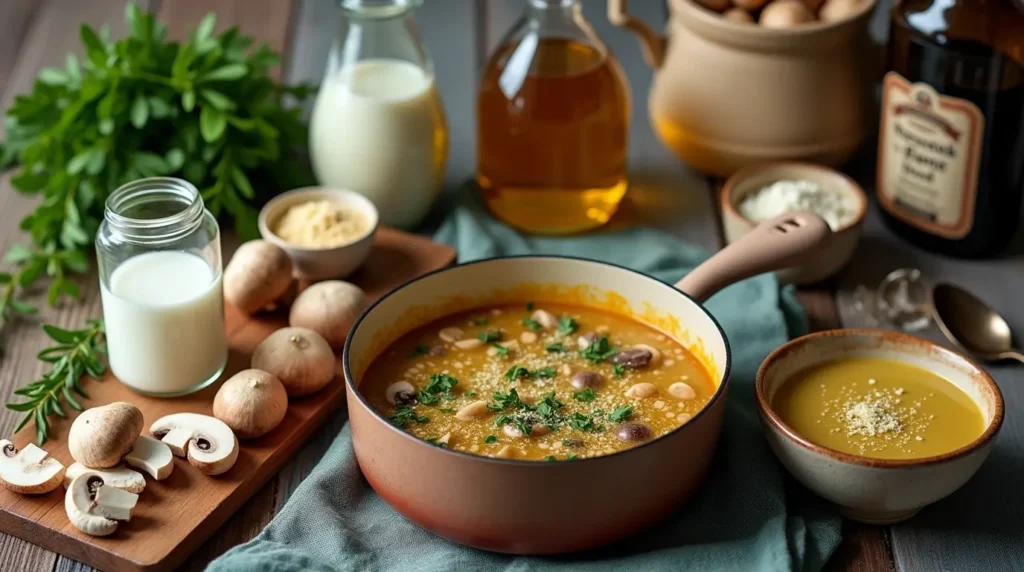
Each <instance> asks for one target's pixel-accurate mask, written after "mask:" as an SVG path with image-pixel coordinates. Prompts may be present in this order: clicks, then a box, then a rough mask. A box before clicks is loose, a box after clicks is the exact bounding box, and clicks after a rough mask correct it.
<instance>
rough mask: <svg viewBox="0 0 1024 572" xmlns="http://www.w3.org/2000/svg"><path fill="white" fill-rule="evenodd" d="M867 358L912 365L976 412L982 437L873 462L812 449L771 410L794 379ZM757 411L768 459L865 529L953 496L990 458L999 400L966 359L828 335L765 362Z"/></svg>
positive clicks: (874, 338) (900, 340)
mask: <svg viewBox="0 0 1024 572" xmlns="http://www.w3.org/2000/svg"><path fill="white" fill-rule="evenodd" d="M849 357H866V358H879V359H887V360H896V361H900V362H903V363H907V364H910V365H914V366H917V367H920V368H923V369H926V370H928V371H931V372H933V373H936V374H938V375H939V376H941V377H943V378H945V379H946V380H948V381H950V382H951V383H953V384H954V385H956V386H957V387H958V388H960V389H961V390H963V392H964V393H965V394H967V396H968V397H970V398H971V401H973V402H974V403H975V404H976V405H977V406H978V409H979V410H980V411H981V415H982V418H983V419H984V422H985V430H984V431H983V432H982V434H981V435H979V436H978V437H977V438H976V439H975V440H974V441H972V442H970V443H968V444H967V445H964V446H963V447H960V448H959V449H956V450H953V451H950V452H948V453H944V454H942V455H935V456H932V457H924V458H920V459H873V458H869V457H862V456H859V455H850V454H848V453H842V452H840V451H835V450H832V449H828V448H826V447H822V446H820V445H816V444H814V443H812V442H811V441H809V440H808V439H806V438H805V437H803V436H802V435H800V434H799V433H797V432H796V431H794V430H793V429H792V428H791V427H790V426H789V425H787V424H786V422H785V421H783V420H782V418H781V417H779V415H778V414H777V413H775V411H774V410H773V409H772V406H771V402H772V398H773V397H774V395H775V392H776V391H778V389H779V388H780V387H782V385H783V384H784V383H785V382H786V380H787V379H789V378H791V377H792V376H793V375H794V374H796V373H797V372H799V371H801V370H803V369H806V368H808V367H812V366H814V365H817V364H820V363H823V362H827V361H832V360H836V359H839V358H849ZM755 391H756V395H757V406H758V411H759V412H760V416H761V422H762V425H763V426H764V428H765V435H766V436H767V438H768V444H769V445H770V446H771V448H772V451H774V452H775V455H776V456H777V457H778V458H779V461H781V462H782V464H783V465H784V466H785V467H786V469H787V470H789V472H790V473H791V474H792V475H793V476H794V477H795V478H796V479H797V480H798V481H800V482H801V483H803V485H804V486H806V487H807V488H809V489H811V490H812V491H814V492H815V493H817V494H818V495H820V496H822V497H824V498H826V499H828V500H830V501H832V502H834V503H836V504H838V505H839V506H840V509H841V511H842V513H843V515H844V516H846V517H847V518H851V519H853V520H858V521H861V522H867V523H870V524H891V523H894V522H900V521H903V520H906V519H908V518H910V517H912V516H914V515H915V514H917V512H918V511H919V510H921V508H923V507H925V506H927V505H929V504H931V503H933V502H935V501H937V500H939V499H942V498H944V497H946V496H948V495H949V494H951V493H953V492H954V491H956V490H957V489H959V488H960V487H961V486H963V484H964V483H966V482H967V480H968V479H970V478H971V476H973V475H974V473H975V472H977V470H978V468H979V467H980V466H981V464H982V463H983V462H984V461H985V459H986V458H987V457H988V455H989V453H990V452H991V451H992V445H993V443H995V439H996V435H998V433H999V429H1000V427H1001V426H1002V424H1003V411H1004V405H1003V397H1002V394H1001V393H1000V392H999V386H997V385H996V383H995V381H993V380H992V377H991V376H989V375H988V373H986V372H985V370H984V369H982V367H981V366H979V365H978V364H976V363H975V362H973V361H971V360H970V359H968V358H966V357H964V356H962V355H960V354H958V353H957V352H954V351H952V350H949V349H946V348H944V347H942V346H939V345H938V344H934V343H932V342H930V341H928V340H923V339H921V338H917V337H914V336H909V335H906V334H902V333H897V332H891V331H884V330H831V331H827V332H818V333H814V334H808V335H806V336H803V337H801V338H797V339H795V340H793V341H791V342H789V343H788V344H786V345H784V346H782V347H781V348H779V349H777V350H775V351H774V352H773V353H772V354H771V355H769V356H768V357H767V358H766V359H765V360H764V363H763V364H762V365H761V368H760V369H759V370H758V372H757V380H756V382H755Z"/></svg>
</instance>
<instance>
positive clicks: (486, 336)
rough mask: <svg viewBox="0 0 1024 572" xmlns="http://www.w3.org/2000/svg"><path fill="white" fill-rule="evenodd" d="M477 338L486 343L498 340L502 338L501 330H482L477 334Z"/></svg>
mask: <svg viewBox="0 0 1024 572" xmlns="http://www.w3.org/2000/svg"><path fill="white" fill-rule="evenodd" d="M476 337H477V339H478V340H480V341H481V342H483V343H485V344H489V343H491V342H496V341H498V340H500V339H501V332H499V331H497V330H487V331H486V332H480V333H479V334H477V335H476Z"/></svg>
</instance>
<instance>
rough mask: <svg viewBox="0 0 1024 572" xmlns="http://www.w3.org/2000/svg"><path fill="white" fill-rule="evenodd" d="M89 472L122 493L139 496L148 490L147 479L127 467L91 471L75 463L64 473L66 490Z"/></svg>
mask: <svg viewBox="0 0 1024 572" xmlns="http://www.w3.org/2000/svg"><path fill="white" fill-rule="evenodd" d="M87 472H93V473H96V474H97V475H99V476H100V478H101V479H103V484H104V485H106V486H108V487H114V488H116V489H121V490H122V491H128V492H130V493H134V494H139V493H141V492H142V491H143V490H144V489H145V488H146V477H144V476H142V473H139V472H136V471H133V470H131V469H128V468H125V467H113V468H110V469H90V468H89V467H86V466H85V465H83V464H82V463H73V464H72V465H71V466H70V467H68V470H67V471H66V472H65V473H64V488H68V487H70V486H71V482H72V481H74V480H75V479H77V478H78V477H80V476H82V475H83V474H84V473H87Z"/></svg>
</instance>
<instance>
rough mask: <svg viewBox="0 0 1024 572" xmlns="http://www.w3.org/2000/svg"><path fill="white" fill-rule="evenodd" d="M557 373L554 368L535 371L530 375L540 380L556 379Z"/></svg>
mask: <svg viewBox="0 0 1024 572" xmlns="http://www.w3.org/2000/svg"><path fill="white" fill-rule="evenodd" d="M555 373H556V370H555V368H553V367H545V368H541V369H535V370H533V372H532V373H530V375H532V376H533V377H536V378H540V379H550V378H552V377H555Z"/></svg>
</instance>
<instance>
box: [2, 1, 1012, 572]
mask: <svg viewBox="0 0 1024 572" xmlns="http://www.w3.org/2000/svg"><path fill="white" fill-rule="evenodd" d="M138 3H139V4H140V5H141V6H143V7H146V8H149V9H150V10H153V11H156V12H157V14H158V16H159V18H160V19H161V20H162V21H164V22H165V23H167V24H168V26H169V28H170V30H171V32H172V34H173V35H175V36H177V37H181V35H182V34H183V33H184V32H185V31H186V30H189V29H191V28H192V27H194V26H195V24H196V23H197V22H198V21H199V20H200V18H202V16H203V15H204V14H205V13H206V12H208V11H215V12H216V13H217V14H218V28H219V29H223V28H224V27H226V26H228V25H238V26H240V27H241V28H242V30H243V32H245V33H247V34H250V35H254V36H256V37H258V38H260V39H262V40H263V41H265V42H267V43H269V44H270V45H271V46H272V47H274V48H275V49H278V50H282V51H285V52H286V54H287V57H286V58H285V63H284V64H283V66H282V68H281V70H280V73H281V77H282V78H284V79H285V80H286V81H289V82H294V81H308V82H313V83H318V82H319V81H320V78H321V77H322V74H323V70H324V66H325V62H326V56H327V51H328V50H329V48H330V44H331V42H332V41H333V38H334V37H335V34H336V33H337V30H338V25H339V21H340V12H339V9H338V7H337V0H139V2H138ZM603 4H604V2H601V1H596V0H588V1H585V2H584V6H585V12H586V14H587V17H588V18H589V20H590V22H591V23H592V24H593V25H594V27H595V29H596V30H597V32H598V34H599V35H600V36H601V37H602V38H603V39H604V40H605V41H606V42H607V43H608V44H609V45H610V47H611V48H612V50H613V52H614V53H615V54H616V56H617V57H618V58H619V60H620V62H621V63H622V65H623V68H624V69H625V70H626V72H627V75H628V76H629V79H630V83H631V86H632V89H633V94H634V97H633V127H632V134H631V140H630V155H631V161H630V163H631V164H630V168H631V178H632V187H631V191H630V204H629V213H628V217H629V218H632V219H639V220H641V221H643V222H644V223H645V224H650V225H652V226H656V227H659V228H662V229H664V230H666V231H668V232H670V233H672V234H674V235H676V236H678V237H680V238H682V239H685V240H688V241H690V242H692V243H696V244H700V245H702V246H705V247H707V248H710V249H715V248H718V247H719V246H720V244H721V235H720V229H719V226H718V220H717V215H716V212H715V205H716V203H717V201H716V200H715V197H714V194H715V188H716V183H715V181H710V180H708V179H706V178H705V177H703V176H701V175H700V174H698V173H695V172H694V171H692V170H690V169H688V168H687V167H685V166H684V165H682V164H681V163H680V162H679V161H678V160H677V159H676V158H675V157H673V156H672V155H671V154H670V153H669V152H668V151H667V150H665V149H664V148H663V147H662V146H661V145H660V144H659V143H658V142H657V141H656V139H655V137H654V135H653V133H652V132H651V128H650V125H649V123H648V119H647V110H646V101H645V100H646V92H647V89H648V86H649V83H650V80H651V71H650V70H649V69H648V67H647V66H646V64H645V63H644V62H643V60H642V57H641V55H640V50H639V46H638V45H637V44H636V42H635V40H634V38H633V37H632V36H630V35H629V34H627V33H626V32H624V31H622V30H618V29H616V28H613V27H611V26H610V25H609V24H608V22H607V20H606V18H605V16H604V6H603ZM521 6H522V4H521V3H520V2H509V1H508V0H480V1H475V0H445V1H443V2H442V1H429V0H428V2H427V5H426V6H425V7H424V8H422V9H421V10H419V11H418V12H417V15H416V18H417V22H418V24H419V27H420V30H421V33H422V37H423V39H424V42H425V44H426V45H427V47H428V50H429V51H430V53H431V56H432V57H433V60H434V63H435V69H436V74H437V84H438V85H439V86H440V89H441V93H442V98H443V99H444V102H445V107H446V109H447V113H448V121H449V128H450V131H451V150H450V160H449V163H450V165H449V172H448V177H447V183H446V190H447V191H453V190H454V189H456V188H457V187H458V186H459V185H461V184H462V182H463V181H465V180H466V178H467V177H469V176H470V175H471V174H472V173H473V171H474V169H475V161H476V158H475V150H474V148H475V119H474V105H475V104H474V99H475V86H476V85H477V79H478V77H479V73H478V72H479V70H480V69H481V67H482V65H483V62H484V61H485V58H486V55H487V54H488V53H489V52H490V51H491V50H492V49H493V48H494V47H495V46H496V45H497V43H498V42H499V41H500V38H501V36H502V35H503V34H504V32H505V31H506V30H507V29H508V27H509V26H510V25H511V23H512V22H513V21H514V19H515V18H516V17H517V16H518V14H519V12H520V10H521ZM631 8H632V10H633V11H634V12H635V13H636V14H637V15H638V16H640V17H642V18H644V19H645V20H647V21H648V22H651V23H653V24H656V25H661V23H663V22H664V12H663V8H662V7H661V6H660V3H657V2H643V3H641V2H634V3H633V4H632V5H631ZM123 14H124V0H2V1H0V109H6V108H7V107H8V106H9V105H10V103H11V101H12V99H13V97H14V96H15V95H17V94H18V93H23V92H25V91H27V90H28V89H30V87H31V85H32V81H33V79H34V77H35V75H36V73H37V71H38V70H39V69H40V68H41V67H43V66H52V65H62V63H63V61H64V54H65V53H67V52H69V51H73V52H79V53H80V52H81V49H80V42H79V39H78V26H79V24H80V23H81V22H88V23H90V24H92V25H94V26H100V25H103V24H108V25H109V26H110V28H111V31H112V33H113V34H114V35H119V34H121V33H123V30H124V24H123ZM885 20H886V18H885V16H884V13H881V11H880V15H879V16H878V17H877V18H876V23H880V24H884V22H885ZM875 35H876V36H878V35H884V25H882V26H880V27H879V28H878V31H876V32H875ZM0 129H2V128H0ZM870 153H871V151H870V150H868V154H869V155H870ZM865 164H867V162H866V163H865ZM858 172H859V173H862V174H863V173H866V172H867V170H858V169H856V167H854V173H855V174H856V173H858ZM863 178H864V177H862V179H863ZM448 194H449V196H450V192H449V193H448ZM36 203H37V198H35V197H25V196H22V195H19V194H17V193H15V192H13V190H12V189H11V186H10V184H9V182H8V180H7V176H6V175H5V176H3V177H0V252H2V251H6V250H7V248H8V246H10V245H11V244H13V243H15V242H25V241H26V237H25V236H24V235H23V234H22V233H21V232H20V231H18V230H17V222H18V221H19V220H20V219H21V217H22V216H23V215H24V214H25V213H27V212H29V211H30V210H31V209H32V208H33V207H34V206H35V205H36ZM444 204H445V201H444V200H442V201H441V204H440V206H439V207H438V209H436V211H437V212H435V214H434V216H432V218H431V221H433V223H434V224H436V220H437V219H438V217H439V216H440V214H442V213H443V206H444ZM875 218H876V217H875V216H874V215H872V217H871V220H869V226H870V228H871V229H872V230H871V232H872V233H873V234H874V235H875V236H876V239H877V240H883V241H892V240H893V239H892V238H891V236H889V235H888V234H887V232H886V231H884V229H881V227H880V226H879V225H878V223H877V220H874V219H875ZM427 226H428V228H427V229H425V231H426V230H429V227H430V222H428V225H427ZM225 242H226V249H227V250H229V251H230V250H232V249H233V247H234V246H236V245H237V241H234V240H231V237H226V241H225ZM874 244H876V245H877V242H876V243H874ZM870 248H871V245H869V246H868V247H867V248H862V249H861V251H860V252H859V253H858V262H857V263H856V264H854V265H852V268H851V269H850V270H848V271H847V272H845V273H844V274H843V276H841V277H839V278H838V279H837V280H836V281H834V283H833V284H829V285H825V286H822V287H820V288H818V289H807V290H803V291H801V293H800V296H801V300H802V301H803V303H804V305H805V306H806V308H807V311H808V314H809V316H810V321H811V325H812V329H826V328H835V327H840V326H842V325H843V324H844V323H846V324H850V323H857V320H858V319H859V316H858V314H857V312H856V311H855V310H854V306H853V304H852V303H851V302H850V296H849V293H850V292H851V291H852V289H853V287H855V286H856V285H858V284H861V283H866V284H869V285H871V286H873V285H874V283H872V282H870V281H867V280H875V283H877V280H876V275H877V274H878V273H879V272H881V273H882V274H884V273H885V272H888V271H889V270H891V269H892V268H893V267H892V266H891V265H890V264H891V263H892V262H893V261H892V260H888V259H886V260H885V265H883V264H881V262H879V261H878V259H877V258H876V257H875V256H876V254H877V253H876V252H874V251H872V250H870ZM894 248H895V250H899V249H901V248H902V249H903V250H902V251H900V252H905V251H906V250H907V247H905V246H899V247H894ZM887 250H888V248H887ZM907 256H909V259H910V261H911V262H914V261H916V260H919V259H920V258H919V257H921V256H924V255H922V254H921V253H919V252H917V251H915V250H913V249H910V254H909V255H907ZM915 257H918V258H915ZM897 260H898V261H900V262H906V260H907V258H906V257H904V258H901V259H897ZM923 264H925V265H928V267H929V268H930V269H931V271H932V272H933V273H934V274H937V275H943V272H944V270H943V269H945V268H957V269H960V268H961V267H960V266H955V265H951V264H949V263H946V262H945V261H942V260H941V259H934V260H933V259H931V258H927V259H926V260H925V263H923ZM1010 267H1011V268H1014V269H1016V272H1020V269H1021V266H1020V264H1019V259H1017V264H1016V265H1014V264H1012V263H1011V264H1010ZM972 271H976V272H981V274H984V271H978V270H977V269H976V268H972ZM1003 271H1004V272H1005V273H1007V274H1006V275H1007V276H1009V273H1010V270H1006V269H1004V270H1003ZM979 276H980V275H977V276H975V280H980V279H981V278H979ZM1017 278H1018V280H1019V278H1021V276H1019V275H1018V276H1017ZM1017 283H1018V284H1019V283H1020V282H1019V281H1018V282H1017ZM835 285H840V286H841V288H840V291H839V300H840V302H842V303H841V304H840V305H839V307H837V304H836V290H835ZM1004 290H1005V288H1004ZM82 293H83V302H82V303H78V304H64V305H62V306H60V307H58V308H55V309H52V308H47V309H45V310H44V311H43V312H42V315H41V317H40V319H41V320H42V321H45V322H49V323H55V324H58V325H62V326H76V325H78V324H80V323H82V322H83V321H84V320H85V319H86V318H87V317H92V316H99V315H100V313H101V312H100V303H99V297H98V295H97V286H96V276H95V273H93V274H90V275H89V276H87V277H84V278H83V279H82ZM41 298H42V296H41V293H34V294H33V296H32V299H33V300H34V301H36V302H40V303H41V302H42V300H41ZM1007 301H1009V300H1007ZM841 315H842V318H841ZM1020 319H1021V321H1020V322H1016V325H1017V327H1024V323H1022V322H1024V315H1021V316H1020ZM1011 325H1014V321H1012V320H1011ZM2 343H3V346H4V348H5V349H6V350H7V355H6V357H4V358H3V360H2V361H0V394H2V395H3V396H4V397H6V396H7V395H8V394H9V393H10V392H11V391H12V390H13V389H14V388H15V387H17V386H19V385H21V384H23V383H25V382H27V381H28V380H30V379H33V376H35V375H37V374H38V373H39V372H40V371H41V368H40V365H39V364H38V363H37V362H36V360H35V358H34V356H35V353H36V352H37V351H38V350H39V348H41V347H43V346H44V344H45V338H44V335H43V334H42V332H41V331H40V329H39V328H38V326H37V324H36V323H33V322H21V323H19V324H17V325H14V326H12V327H9V328H8V329H7V330H6V331H5V332H4V333H3V337H2ZM997 377H998V375H997ZM1005 391H1006V386H1005V385H1004V392H1005ZM1018 393H1020V392H1018ZM1018 397H1019V399H1018V401H1017V403H1020V402H1021V401H1024V394H1020V395H1018ZM16 418H17V415H16V414H15V413H14V412H12V411H8V410H6V409H3V410H0V434H6V433H8V432H10V430H11V429H12V428H13V426H14V423H15V422H16ZM341 423H342V420H340V419H339V420H337V421H335V422H333V423H329V424H328V425H327V426H325V427H324V428H323V429H322V430H321V431H319V432H318V433H317V434H316V435H315V436H314V438H313V439H312V440H311V441H310V443H309V445H308V446H307V447H306V448H305V449H304V450H303V451H302V453H301V454H300V455H298V456H297V458H295V459H294V460H293V461H291V462H290V463H289V464H287V465H286V466H285V468H284V469H283V470H282V471H281V472H280V474H279V475H278V476H277V477H275V478H274V479H272V480H271V481H270V482H269V483H268V484H267V485H266V486H264V487H263V489H262V490H260V491H259V492H258V493H256V495H255V496H254V497H253V498H252V499H251V500H250V501H249V502H248V503H247V504H246V505H245V506H244V507H243V508H242V509H241V510H240V511H239V512H238V513H237V514H236V515H235V516H234V517H233V518H232V519H231V520H229V521H228V523H227V524H226V525H225V526H224V527H223V528H222V529H221V530H220V531H219V532H218V533H216V534H215V535H213V536H212V537H211V538H210V539H209V540H208V541H207V542H206V544H205V545H203V547H202V548H200V549H199V550H198V551H197V552H196V553H195V554H194V555H193V557H192V558H191V559H190V560H189V563H188V564H187V565H186V567H187V568H189V569H197V570H198V569H202V568H203V567H204V566H205V565H206V564H207V563H208V562H209V561H210V560H211V559H213V558H215V557H216V556H218V555H220V554H222V553H223V552H224V551H226V550H227V549H229V548H230V547H232V546H234V545H236V544H239V543H241V542H244V541H246V540H248V539H250V538H252V537H253V536H255V535H256V534H257V533H258V532H259V531H260V530H261V529H262V528H263V527H264V526H265V525H266V524H267V523H268V522H269V521H270V520H271V519H272V518H273V516H274V514H275V513H276V511H277V510H278V509H280V507H281V506H282V505H283V504H284V503H285V501H287V499H288V497H289V495H290V494H291V493H292V492H293V491H294V490H295V488H296V486H297V485H298V484H299V482H300V481H301V480H302V479H303V478H304V477H305V476H306V475H307V474H308V473H309V471H310V470H311V469H312V467H313V466H314V465H315V463H316V462H317V460H319V458H320V456H321V455H322V454H323V452H324V451H325V450H326V448H327V446H328V445H329V444H330V442H331V441H332V440H333V438H334V436H335V435H336V434H337V432H338V431H339V430H340V428H341ZM1015 430H1016V431H1017V432H1018V435H1020V434H1024V430H1021V428H1020V427H1019V426H1018V427H1017V428H1016V429H1015ZM1021 441H1024V439H1020V438H1018V439H1017V441H1014V442H1012V443H1011V445H1012V446H1013V447H1015V450H1016V451H1017V452H1018V456H1017V458H1018V459H1020V458H1021V457H1024V454H1022V453H1020V450H1021V447H1020V445H1019V443H1020V442H1021ZM1006 442H1007V438H1005V436H1004V437H1003V438H1002V439H1001V443H1003V444H1005V443H1006ZM990 463H991V461H990ZM1019 463H1020V461H1018V468H1019ZM969 486H970V485H969ZM1018 490H1019V487H1018ZM1008 495H1009V496H1008V499H1009V500H1010V501H1014V502H1017V503H1018V504H1017V506H1018V507H1020V506H1024V503H1021V501H1022V496H1021V493H1019V492H1010V493H1008ZM954 496H956V495H954ZM963 504H970V503H969V502H967V503H965V502H963V501H961V502H959V503H957V506H959V505H963ZM940 506H942V503H940ZM1018 510H1019V509H1018ZM929 514H931V513H929V512H928V511H926V513H925V515H929ZM927 518H931V517H927ZM927 518H926V517H919V518H918V519H915V521H912V522H917V521H919V520H921V519H926V520H927ZM933 520H934V519H933ZM944 522H948V519H947V520H946V521H944ZM968 524H969V523H967V524H965V526H967V525H968ZM947 526H948V525H947ZM1014 526H1016V525H1014ZM1022 530H1024V526H1020V527H1019V528H1016V529H1011V532H1016V533H1017V534H1020V535H1021V539H1022V540H1024V532H1021V531H1022ZM949 534H952V532H948V531H942V530H939V531H934V530H929V529H928V527H927V526H924V527H921V526H916V527H915V525H913V524H910V525H900V526H897V527H871V526H863V525H856V524H853V523H845V525H844V541H843V544H842V545H841V547H840V548H839V550H838V552H837V553H836V554H835V556H834V557H833V558H832V560H831V561H830V562H829V563H828V566H827V569H829V570H848V571H877V570H881V571H885V570H896V569H899V570H901V571H904V570H906V571H917V570H921V571H925V570H938V569H944V570H955V569H958V568H957V566H956V565H953V564H951V561H949V560H947V559H945V556H944V554H948V553H944V552H943V551H944V550H963V548H962V547H958V546H956V545H957V544H958V542H956V540H957V538H953V537H949V536H948V535H949ZM964 538H971V539H973V540H974V541H977V540H978V538H979V537H978V536H977V535H974V536H971V535H967V536H965V537H964ZM947 539H948V540H950V541H949V542H945V540H947ZM1018 550H1019V548H1018ZM986 558H987V557H986ZM999 558H1003V560H1000V559H999ZM1021 561H1024V556H1021V555H1020V554H1012V553H1010V554H1009V555H996V556H994V557H993V558H990V559H988V560H987V561H986V562H987V566H986V568H987V569H990V570H993V571H995V570H1009V569H1011V567H1012V563H1013V562H1021ZM0 563H2V565H0V568H2V569H4V570H26V571H30V570H40V571H46V570H62V571H63V570H73V569H83V568H86V567H84V566H82V565H81V564H79V563H77V562H75V561H72V560H69V559H66V558H64V557H61V556H58V555H56V554H54V553H52V552H48V551H45V550H43V549H40V548H38V547H36V546H34V545H32V544H30V543H28V542H25V541H23V540H20V539H17V538H14V537H10V536H6V535H0ZM959 569H972V568H971V567H968V568H959Z"/></svg>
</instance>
